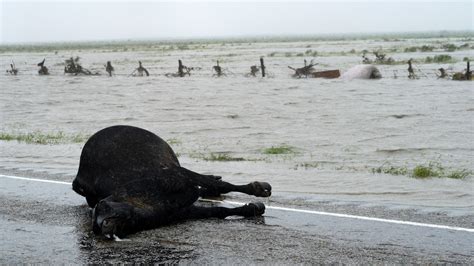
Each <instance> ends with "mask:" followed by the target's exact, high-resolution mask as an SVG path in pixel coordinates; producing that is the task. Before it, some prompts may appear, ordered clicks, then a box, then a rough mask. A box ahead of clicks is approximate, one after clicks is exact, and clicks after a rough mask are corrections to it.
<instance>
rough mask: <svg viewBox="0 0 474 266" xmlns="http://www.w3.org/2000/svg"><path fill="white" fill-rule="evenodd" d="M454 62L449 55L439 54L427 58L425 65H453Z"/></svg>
mask: <svg viewBox="0 0 474 266" xmlns="http://www.w3.org/2000/svg"><path fill="white" fill-rule="evenodd" d="M455 62H456V60H454V59H453V58H452V57H451V56H450V55H447V54H440V55H435V56H434V57H431V56H427V57H426V58H425V63H427V64H430V63H455Z"/></svg>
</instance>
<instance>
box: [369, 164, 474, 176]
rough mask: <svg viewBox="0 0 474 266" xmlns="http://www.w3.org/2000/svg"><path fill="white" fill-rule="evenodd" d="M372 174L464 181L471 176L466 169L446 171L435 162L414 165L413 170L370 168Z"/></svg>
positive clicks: (405, 168) (386, 167)
mask: <svg viewBox="0 0 474 266" xmlns="http://www.w3.org/2000/svg"><path fill="white" fill-rule="evenodd" d="M372 173H378V174H380V173H382V174H389V175H406V176H410V177H413V178H420V179H423V178H431V177H438V178H453V179H464V178H466V177H468V176H470V175H472V174H473V172H472V171H469V170H467V169H448V168H446V167H443V166H442V165H441V164H440V163H437V162H429V163H428V164H421V165H416V166H415V167H413V169H409V168H408V167H396V166H391V165H382V166H380V167H376V168H372Z"/></svg>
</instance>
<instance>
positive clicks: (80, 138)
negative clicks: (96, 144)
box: [0, 131, 88, 145]
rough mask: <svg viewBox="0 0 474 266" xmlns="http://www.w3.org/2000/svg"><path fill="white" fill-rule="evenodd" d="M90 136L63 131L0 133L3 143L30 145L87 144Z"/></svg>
mask: <svg viewBox="0 0 474 266" xmlns="http://www.w3.org/2000/svg"><path fill="white" fill-rule="evenodd" d="M87 139H88V136H84V135H82V134H66V133H64V132H62V131H58V132H49V133H45V132H41V131H34V132H30V133H5V132H1V133H0V140H2V141H18V142H24V143H28V144H41V145H47V144H64V143H81V142H85V141H86V140H87Z"/></svg>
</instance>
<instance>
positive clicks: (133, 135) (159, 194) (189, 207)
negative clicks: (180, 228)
mask: <svg viewBox="0 0 474 266" xmlns="http://www.w3.org/2000/svg"><path fill="white" fill-rule="evenodd" d="M72 187H73V190H74V191H75V192H77V193H78V194H80V195H82V196H84V197H85V198H86V200H87V203H88V204H89V206H90V207H91V208H93V212H92V225H93V230H94V232H95V233H96V234H102V235H105V236H107V237H109V238H112V237H114V235H116V236H118V237H124V236H125V235H127V234H130V233H134V232H137V231H141V230H146V229H152V228H156V227H158V226H160V225H165V224H169V223H173V222H177V221H182V220H186V219H201V218H209V217H217V218H225V217H227V216H231V215H238V216H244V217H252V216H258V215H262V214H263V213H264V211H265V205H263V204H262V203H249V204H246V205H244V206H241V207H237V208H224V207H202V206H195V205H194V203H195V202H196V201H197V200H198V198H199V197H204V196H218V195H220V194H223V193H228V192H231V191H237V192H242V193H246V194H249V195H255V196H258V197H268V196H270V195H271V186H270V184H268V183H265V182H252V183H250V184H247V185H233V184H230V183H227V182H224V181H222V180H221V178H220V177H218V176H213V175H202V174H198V173H195V172H193V171H190V170H188V169H186V168H184V167H181V166H180V164H179V161H178V159H177V157H176V155H175V153H174V152H173V150H172V149H171V147H170V146H169V145H168V144H167V143H166V142H165V141H164V140H162V139H161V138H160V137H158V136H157V135H155V134H153V133H151V132H149V131H147V130H144V129H141V128H137V127H132V126H113V127H108V128H105V129H103V130H100V131H99V132H97V133H95V134H94V135H93V136H92V137H91V138H90V139H89V140H88V141H87V142H86V144H85V145H84V148H83V150H82V154H81V158H80V163H79V170H78V173H77V176H76V178H75V179H74V182H73V184H72Z"/></svg>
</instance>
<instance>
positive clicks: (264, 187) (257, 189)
mask: <svg viewBox="0 0 474 266" xmlns="http://www.w3.org/2000/svg"><path fill="white" fill-rule="evenodd" d="M251 186H252V188H253V195H255V196H257V197H270V196H271V195H272V186H270V184H268V183H267V182H253V183H251Z"/></svg>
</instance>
